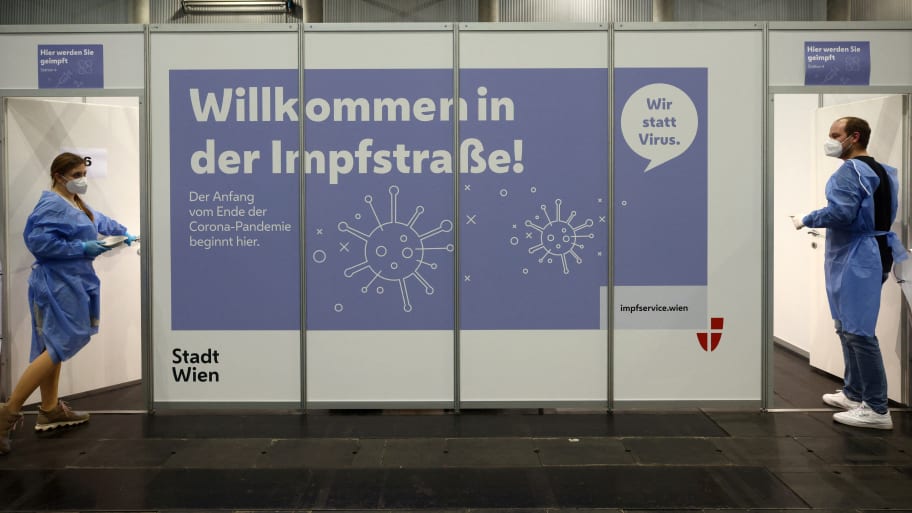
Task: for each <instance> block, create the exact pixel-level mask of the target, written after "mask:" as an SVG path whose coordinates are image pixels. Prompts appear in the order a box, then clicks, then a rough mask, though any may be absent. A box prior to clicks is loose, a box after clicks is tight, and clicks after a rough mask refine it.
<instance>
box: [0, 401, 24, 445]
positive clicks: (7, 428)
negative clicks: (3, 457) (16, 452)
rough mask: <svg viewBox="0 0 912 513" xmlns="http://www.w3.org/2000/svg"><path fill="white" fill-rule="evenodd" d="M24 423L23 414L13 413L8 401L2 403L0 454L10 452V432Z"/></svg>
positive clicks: (0, 410)
mask: <svg viewBox="0 0 912 513" xmlns="http://www.w3.org/2000/svg"><path fill="white" fill-rule="evenodd" d="M21 425H22V414H21V413H13V412H11V411H10V410H9V408H7V406H6V403H0V454H6V453H8V452H10V449H11V444H10V432H11V431H12V430H14V429H16V428H17V427H19V426H21Z"/></svg>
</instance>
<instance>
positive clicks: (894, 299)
mask: <svg viewBox="0 0 912 513" xmlns="http://www.w3.org/2000/svg"><path fill="white" fill-rule="evenodd" d="M908 105H909V103H908V95H900V94H816V93H809V94H776V95H774V97H773V109H774V110H773V120H774V121H773V154H774V162H773V169H774V184H775V185H774V190H773V198H774V207H773V208H774V210H773V247H774V251H773V290H774V293H773V338H774V341H775V344H774V349H773V352H772V357H773V359H774V365H773V368H774V369H775V371H774V376H773V387H774V388H773V398H772V401H771V408H775V409H816V408H825V407H826V406H825V405H824V404H823V402H822V400H821V396H822V395H823V394H824V393H832V392H833V391H834V390H837V389H840V388H842V375H843V366H844V364H843V357H842V349H841V345H840V341H839V338H838V336H837V335H836V333H835V328H834V324H833V319H832V316H831V315H830V310H829V304H828V302H827V298H826V290H825V283H824V270H823V262H824V252H825V245H826V230H824V229H819V228H818V229H807V228H804V229H801V230H795V228H794V226H793V224H792V220H791V216H796V217H803V216H804V215H805V214H807V213H809V212H810V211H812V210H816V209H818V208H822V207H823V206H825V205H826V198H825V195H824V188H825V185H826V182H827V180H828V179H829V177H830V175H832V174H833V172H834V171H835V170H836V169H837V168H838V167H839V165H840V164H841V161H840V160H839V159H836V158H832V157H827V156H825V155H824V154H823V148H822V147H823V143H824V141H826V139H827V136H828V133H829V127H830V125H831V124H832V122H833V121H835V120H836V119H839V118H841V117H845V116H855V117H859V118H862V119H865V120H867V121H868V123H869V124H870V125H871V140H870V142H869V144H868V151H869V153H870V154H871V155H872V156H873V157H874V158H875V159H877V160H878V161H879V162H883V163H885V164H888V165H891V166H893V167H896V168H897V169H898V170H899V180H900V188H901V190H900V191H899V211H898V213H897V216H896V222H895V223H894V225H893V230H894V231H895V232H896V233H897V234H899V235H900V236H901V237H905V234H904V233H903V227H904V226H908V225H909V223H908V222H907V217H908V215H909V214H908V212H909V211H910V208H909V206H908V205H904V203H905V201H906V199H907V198H908V197H909V194H908V190H909V185H908V184H907V182H908V180H907V179H906V178H907V177H908V168H909V162H908V159H909V157H908V154H909V153H908V134H907V133H906V128H905V127H907V126H908V120H907V116H908ZM904 242H906V243H907V244H908V239H907V238H905V239H904ZM907 301H908V300H907V299H905V298H904V296H903V293H902V290H901V288H900V285H899V284H898V283H897V281H896V280H895V279H893V278H892V277H891V278H889V279H888V280H887V282H886V283H885V284H884V286H883V290H882V292H881V308H880V315H879V318H878V324H877V337H878V339H879V341H880V346H881V353H882V354H883V357H884V367H885V369H886V373H887V381H888V395H889V398H890V400H891V406H899V405H904V404H908V402H909V390H908V374H909V365H908V346H909V343H908V336H907V332H908V330H907V329H905V327H904V323H907V322H908V318H909V316H908V309H909V307H908V303H907Z"/></svg>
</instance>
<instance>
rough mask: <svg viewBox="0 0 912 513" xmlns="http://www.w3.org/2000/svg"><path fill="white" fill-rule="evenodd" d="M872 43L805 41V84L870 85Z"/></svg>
mask: <svg viewBox="0 0 912 513" xmlns="http://www.w3.org/2000/svg"><path fill="white" fill-rule="evenodd" d="M870 83H871V43H870V42H869V41H806V42H805V43H804V85H870Z"/></svg>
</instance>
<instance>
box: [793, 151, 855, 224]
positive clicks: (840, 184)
mask: <svg viewBox="0 0 912 513" xmlns="http://www.w3.org/2000/svg"><path fill="white" fill-rule="evenodd" d="M865 196H866V193H865V190H864V189H863V188H862V186H861V184H860V183H859V177H858V174H857V173H856V172H855V170H854V169H852V168H851V167H849V166H848V165H846V164H843V165H842V167H840V168H839V169H838V170H836V173H834V174H833V176H832V177H831V178H830V183H828V184H827V190H826V197H827V206H825V207H823V208H821V209H819V210H815V211H813V212H811V213H810V214H808V215H806V216H804V219H802V220H801V222H802V223H803V224H804V225H805V226H807V227H808V228H848V227H849V226H851V224H852V222H853V221H854V220H855V217H857V216H858V211H859V209H860V208H861V202H862V201H863V200H864V198H865Z"/></svg>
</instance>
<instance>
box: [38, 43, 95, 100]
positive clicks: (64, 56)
mask: <svg viewBox="0 0 912 513" xmlns="http://www.w3.org/2000/svg"><path fill="white" fill-rule="evenodd" d="M103 87H104V48H103V46H102V45H38V88H39V89H86V88H92V89H100V88H103Z"/></svg>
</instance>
